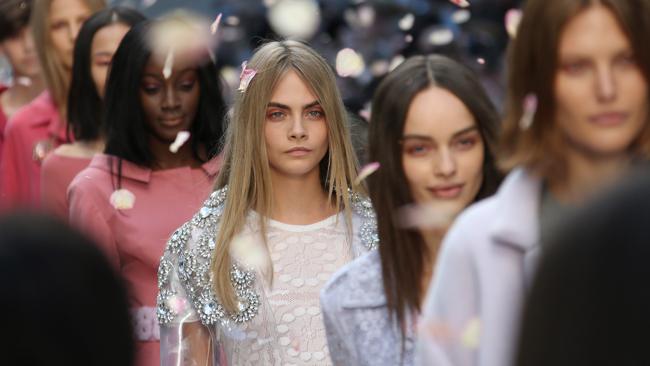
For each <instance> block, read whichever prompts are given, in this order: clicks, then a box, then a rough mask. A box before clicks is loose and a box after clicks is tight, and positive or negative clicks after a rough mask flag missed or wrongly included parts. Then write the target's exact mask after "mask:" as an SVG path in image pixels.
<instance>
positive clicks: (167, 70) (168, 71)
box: [163, 48, 174, 79]
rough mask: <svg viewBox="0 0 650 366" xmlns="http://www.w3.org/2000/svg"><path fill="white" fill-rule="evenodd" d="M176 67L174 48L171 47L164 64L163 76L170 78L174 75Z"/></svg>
mask: <svg viewBox="0 0 650 366" xmlns="http://www.w3.org/2000/svg"><path fill="white" fill-rule="evenodd" d="M173 68H174V50H173V49H171V48H170V49H169V51H168V52H167V57H165V65H164V66H163V76H164V77H165V79H169V77H171V76H172V69H173Z"/></svg>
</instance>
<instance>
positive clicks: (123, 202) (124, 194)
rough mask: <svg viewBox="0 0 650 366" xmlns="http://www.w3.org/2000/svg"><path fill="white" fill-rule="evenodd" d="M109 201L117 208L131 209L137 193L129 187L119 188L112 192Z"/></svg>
mask: <svg viewBox="0 0 650 366" xmlns="http://www.w3.org/2000/svg"><path fill="white" fill-rule="evenodd" d="M109 202H110V203H111V206H113V207H114V208H115V209H116V210H129V209H131V208H133V205H134V204H135V195H134V194H133V193H132V192H131V191H129V190H128V189H124V188H122V189H118V190H116V191H114V192H113V193H112V194H111V197H110V199H109Z"/></svg>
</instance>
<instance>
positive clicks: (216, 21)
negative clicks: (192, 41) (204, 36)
mask: <svg viewBox="0 0 650 366" xmlns="http://www.w3.org/2000/svg"><path fill="white" fill-rule="evenodd" d="M219 23H221V13H219V14H218V15H217V17H216V18H215V19H214V22H212V24H210V33H211V34H212V35H215V34H217V31H218V30H219Z"/></svg>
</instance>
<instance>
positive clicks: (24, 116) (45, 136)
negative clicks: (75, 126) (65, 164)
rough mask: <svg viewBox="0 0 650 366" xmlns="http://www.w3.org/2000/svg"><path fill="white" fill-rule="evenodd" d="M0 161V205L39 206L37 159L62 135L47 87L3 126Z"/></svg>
mask: <svg viewBox="0 0 650 366" xmlns="http://www.w3.org/2000/svg"><path fill="white" fill-rule="evenodd" d="M4 138H5V141H4V144H3V146H2V161H0V207H1V208H5V209H6V208H12V207H32V208H34V207H40V203H41V198H40V196H41V187H40V183H41V162H42V160H43V158H45V155H47V153H49V152H50V151H52V150H53V149H55V148H56V147H57V146H59V145H61V144H62V143H66V142H69V141H68V140H67V138H66V123H65V122H64V121H62V120H61V118H60V116H59V111H58V108H57V107H56V105H55V104H54V100H53V99H52V97H51V96H50V93H48V92H47V91H45V92H43V93H41V95H39V96H38V97H36V98H35V99H34V100H33V101H32V102H31V103H29V104H27V105H26V106H24V107H22V108H21V109H19V110H18V111H17V112H16V113H15V114H14V115H13V116H12V117H11V119H9V122H8V123H7V126H6V128H5V136H4Z"/></svg>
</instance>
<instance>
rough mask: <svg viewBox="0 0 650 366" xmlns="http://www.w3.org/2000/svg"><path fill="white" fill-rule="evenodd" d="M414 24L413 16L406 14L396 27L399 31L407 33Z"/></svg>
mask: <svg viewBox="0 0 650 366" xmlns="http://www.w3.org/2000/svg"><path fill="white" fill-rule="evenodd" d="M414 22H415V16H414V15H413V14H411V13H409V14H406V15H405V16H404V17H403V18H402V19H400V20H399V23H398V26H399V29H401V30H403V31H408V30H410V29H411V28H413V23H414Z"/></svg>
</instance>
